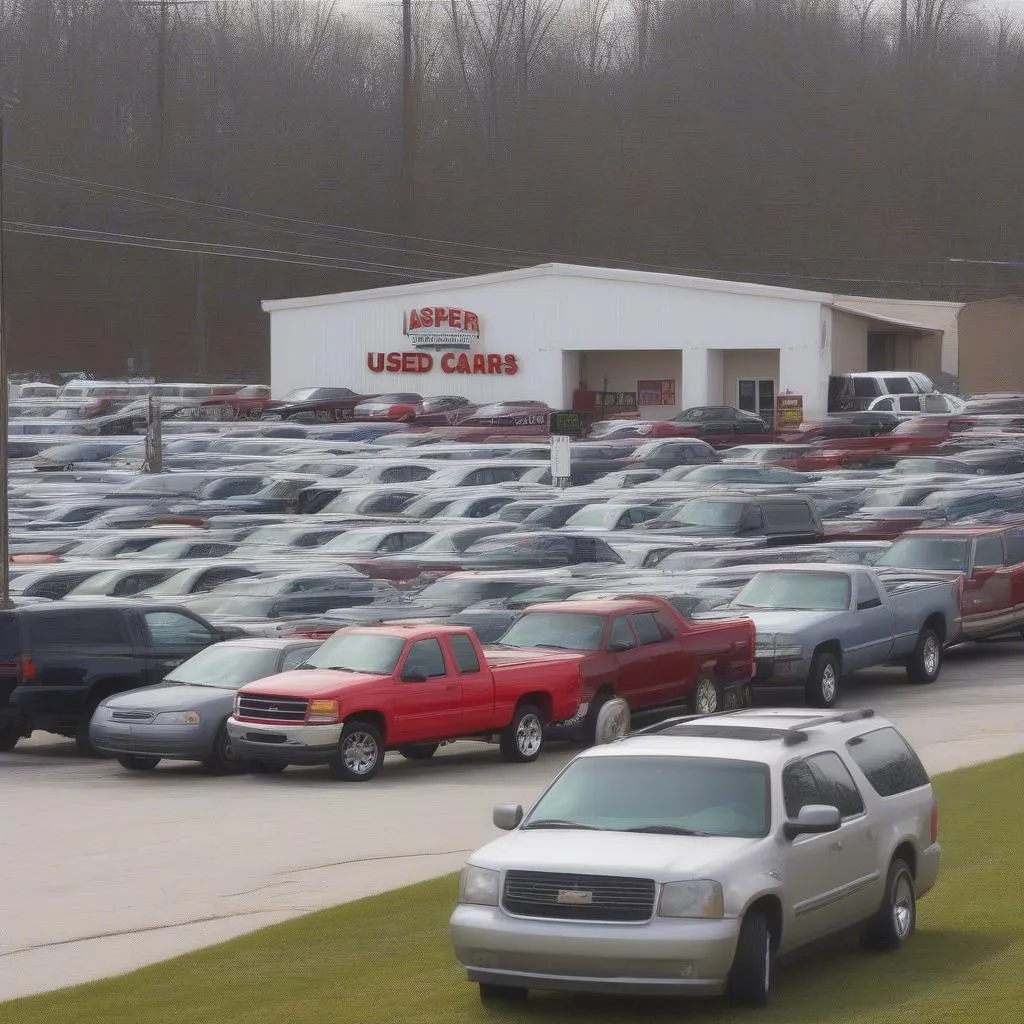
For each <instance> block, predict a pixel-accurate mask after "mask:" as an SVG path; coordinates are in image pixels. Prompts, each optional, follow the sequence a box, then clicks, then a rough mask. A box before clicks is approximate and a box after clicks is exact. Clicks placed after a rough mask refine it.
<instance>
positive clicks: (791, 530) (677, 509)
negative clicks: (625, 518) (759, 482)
mask: <svg viewBox="0 0 1024 1024" xmlns="http://www.w3.org/2000/svg"><path fill="white" fill-rule="evenodd" d="M642 529H648V530H663V531H665V532H666V533H671V534H672V536H673V537H743V538H764V539H765V543H767V544H770V545H776V544H814V543H817V542H819V541H820V540H822V538H823V537H824V535H825V527H824V525H823V524H822V521H821V515H820V514H819V512H818V508H817V506H816V505H815V503H814V501H813V500H812V499H811V498H809V497H807V496H806V495H804V494H778V495H775V494H756V495H755V494H750V495H725V494H723V495H722V496H721V497H719V496H715V497H700V498H697V497H695V498H691V499H689V500H687V501H683V502H680V503H679V504H678V505H674V506H672V507H671V508H669V509H667V510H666V511H665V512H664V513H662V515H660V516H658V518H657V519H652V520H650V521H649V522H647V523H644V524H643V527H642Z"/></svg>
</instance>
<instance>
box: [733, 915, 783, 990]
mask: <svg viewBox="0 0 1024 1024" xmlns="http://www.w3.org/2000/svg"><path fill="white" fill-rule="evenodd" d="M774 978H775V950H774V948H773V943H772V934H771V929H769V927H768V919H767V918H766V917H765V916H764V914H762V913H761V912H760V911H758V910H755V911H752V912H751V913H749V914H747V916H746V917H745V918H743V924H742V925H740V935H739V938H738V939H737V941H736V955H735V957H734V958H733V961H732V967H731V968H730V969H729V979H728V982H727V985H726V989H727V991H728V993H729V999H730V1000H731V1001H732V1002H734V1003H739V1004H741V1005H744V1006H766V1005H767V1004H768V998H769V996H770V995H771V990H772V983H773V981H774Z"/></svg>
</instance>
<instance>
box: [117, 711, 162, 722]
mask: <svg viewBox="0 0 1024 1024" xmlns="http://www.w3.org/2000/svg"><path fill="white" fill-rule="evenodd" d="M110 717H111V718H112V719H113V720H114V721H115V722H152V721H153V719H154V718H155V717H156V716H155V715H154V713H153V712H152V711H111V712H110Z"/></svg>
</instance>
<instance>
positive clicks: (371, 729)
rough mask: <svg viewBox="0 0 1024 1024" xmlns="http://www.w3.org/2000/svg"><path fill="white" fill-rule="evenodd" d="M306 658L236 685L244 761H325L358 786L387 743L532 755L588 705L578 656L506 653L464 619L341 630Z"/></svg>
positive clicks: (234, 734) (235, 719)
mask: <svg viewBox="0 0 1024 1024" xmlns="http://www.w3.org/2000/svg"><path fill="white" fill-rule="evenodd" d="M306 666H307V667H305V668H300V669H298V670H295V671H292V672H283V673H281V674H279V675H275V676H270V677H268V678H267V679H262V680H259V681H257V682H254V683H249V684H247V685H246V686H243V687H242V688H241V689H240V690H239V691H238V695H237V697H236V699H235V707H234V713H233V714H232V716H231V717H230V718H229V719H228V723H227V730H228V736H229V738H230V742H231V747H232V750H233V751H234V753H235V755H236V756H237V757H239V758H242V759H244V760H246V761H252V762H255V763H257V764H262V765H266V766H267V768H266V770H268V771H269V770H281V769H284V768H285V767H286V766H287V765H290V764H324V765H327V767H328V768H329V769H330V771H331V774H332V775H334V777H335V778H338V779H343V780H346V781H352V782H366V781H368V780H369V779H372V778H373V777H374V776H375V775H376V774H377V773H378V771H380V768H381V765H382V764H383V761H384V753H385V751H387V750H398V751H399V752H400V753H401V754H402V755H403V756H404V757H406V758H407V759H409V760H426V759H427V758H430V757H432V756H433V755H434V753H435V751H436V750H437V748H438V747H439V746H440V745H441V744H442V743H447V742H450V741H452V740H455V739H484V740H495V739H496V740H497V741H498V743H499V745H500V748H501V754H502V757H504V759H505V760H506V761H519V762H526V761H534V760H536V758H537V757H538V756H539V754H540V752H541V749H542V747H543V745H544V739H545V733H546V731H547V729H548V727H549V725H551V724H553V723H557V722H562V721H567V720H569V719H573V718H575V717H576V716H577V715H578V714H579V713H580V709H581V703H582V686H581V677H580V658H579V656H578V655H572V654H569V653H565V654H562V655H558V654H553V653H549V652H545V653H538V652H536V651H533V652H512V651H508V652H504V653H503V654H502V655H501V657H500V658H497V659H496V658H494V657H488V656H487V655H485V654H484V651H483V650H482V648H481V647H480V643H479V641H478V640H477V638H476V636H475V634H474V633H473V631H472V630H471V629H467V628H465V627H458V626H438V625H422V624H412V625H406V624H402V623H396V624H392V625H386V626H374V627H366V628H347V629H340V630H338V632H336V633H335V634H334V635H333V636H332V637H331V638H330V639H329V640H328V641H327V642H326V643H325V644H323V646H322V647H320V648H319V649H318V650H317V651H316V652H315V653H314V654H312V655H311V656H310V658H309V660H308V661H307V662H306Z"/></svg>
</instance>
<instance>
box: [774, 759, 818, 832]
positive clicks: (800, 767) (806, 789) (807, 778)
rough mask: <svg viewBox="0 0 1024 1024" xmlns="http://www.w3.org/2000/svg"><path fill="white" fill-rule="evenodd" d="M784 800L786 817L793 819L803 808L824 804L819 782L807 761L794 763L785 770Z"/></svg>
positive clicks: (783, 782) (783, 775)
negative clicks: (809, 805)
mask: <svg viewBox="0 0 1024 1024" xmlns="http://www.w3.org/2000/svg"><path fill="white" fill-rule="evenodd" d="M782 799H783V802H784V803H785V805H786V816H787V817H788V818H793V819H795V818H796V816H797V815H798V814H799V813H800V809H801V808H802V807H806V806H807V805H808V804H820V803H821V802H822V798H821V793H820V791H819V790H818V782H817V780H816V779H815V777H814V774H813V773H812V772H811V769H810V767H809V766H808V764H807V762H806V761H794V762H793V763H792V764H787V765H786V767H785V769H783V772H782Z"/></svg>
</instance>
